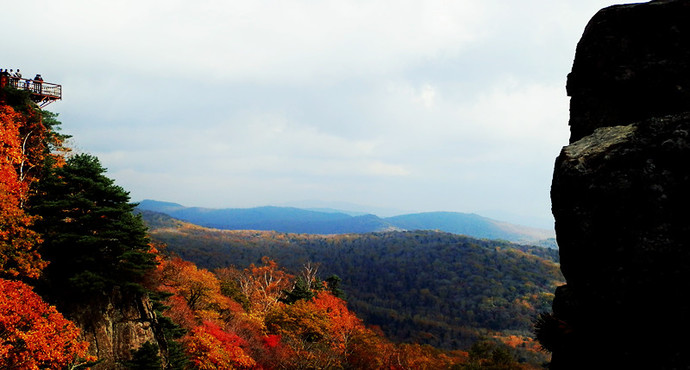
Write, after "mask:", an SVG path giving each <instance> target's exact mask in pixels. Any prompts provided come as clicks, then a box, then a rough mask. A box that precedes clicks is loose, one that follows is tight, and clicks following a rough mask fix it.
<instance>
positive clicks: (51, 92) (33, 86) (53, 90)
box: [9, 77, 62, 99]
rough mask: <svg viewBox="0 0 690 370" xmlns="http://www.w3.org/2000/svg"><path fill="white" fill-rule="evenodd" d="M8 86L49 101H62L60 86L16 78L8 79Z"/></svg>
mask: <svg viewBox="0 0 690 370" xmlns="http://www.w3.org/2000/svg"><path fill="white" fill-rule="evenodd" d="M9 84H10V86H12V87H14V88H16V89H18V90H27V91H31V92H32V93H33V94H38V95H41V96H43V97H46V98H49V99H62V85H58V84H54V83H50V82H43V81H36V80H31V79H28V78H17V77H10V78H9Z"/></svg>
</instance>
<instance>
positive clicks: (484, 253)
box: [144, 212, 563, 348]
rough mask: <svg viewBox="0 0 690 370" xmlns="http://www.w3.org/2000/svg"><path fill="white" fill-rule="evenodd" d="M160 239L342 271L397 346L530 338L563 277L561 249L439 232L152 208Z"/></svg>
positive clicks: (203, 254)
mask: <svg viewBox="0 0 690 370" xmlns="http://www.w3.org/2000/svg"><path fill="white" fill-rule="evenodd" d="M144 219H145V220H146V221H147V223H148V224H149V226H150V227H151V235H152V237H153V238H154V239H156V240H160V241H163V242H165V243H166V244H167V245H168V248H169V249H170V250H171V251H172V252H174V253H176V254H178V255H180V256H181V257H182V258H184V259H187V260H190V261H194V262H196V263H197V264H199V265H200V266H204V267H208V268H218V267H225V266H237V267H240V268H243V267H245V266H247V265H249V264H251V263H256V262H257V261H260V259H261V258H262V256H269V257H270V258H272V259H274V260H276V261H277V262H278V263H279V264H281V265H282V266H285V267H286V268H287V269H288V270H289V271H299V270H300V269H301V268H302V267H303V266H304V265H305V264H308V263H312V264H315V265H318V266H319V269H320V271H321V272H322V274H323V276H321V278H322V279H325V278H326V277H328V276H329V274H335V275H337V276H338V277H339V279H340V280H341V286H342V288H343V289H344V290H345V291H346V293H347V298H348V302H349V304H350V307H352V308H353V310H354V311H355V312H357V314H359V315H361V317H362V318H364V320H365V322H367V323H369V324H374V325H378V326H380V327H381V328H382V329H383V330H384V332H385V333H386V334H387V335H388V336H389V337H391V338H393V339H395V340H398V341H410V342H417V343H428V344H432V345H434V346H438V347H442V348H469V346H470V345H471V344H472V343H473V342H475V341H476V340H477V339H478V338H479V337H481V336H483V335H486V334H487V333H489V332H501V333H503V334H504V335H507V334H508V333H511V334H519V335H522V336H524V337H529V336H530V332H531V327H532V323H533V320H534V319H535V317H536V315H537V313H539V312H542V311H548V310H549V309H550V304H551V299H552V292H553V291H554V289H555V286H556V285H557V284H559V283H560V282H561V281H562V279H563V278H562V276H561V274H560V270H559V269H558V264H557V259H558V253H557V251H556V250H553V249H549V248H541V247H535V246H523V245H516V244H511V243H507V242H500V241H488V240H478V239H472V238H468V237H464V236H460V235H454V234H450V233H442V232H433V231H414V232H383V233H367V234H349V235H330V236H319V235H307V234H286V233H277V232H260V231H229V230H217V229H207V228H203V227H200V226H196V225H193V224H189V223H185V222H182V221H179V220H175V219H172V218H170V217H169V216H167V215H164V214H160V213H153V212H145V213H144Z"/></svg>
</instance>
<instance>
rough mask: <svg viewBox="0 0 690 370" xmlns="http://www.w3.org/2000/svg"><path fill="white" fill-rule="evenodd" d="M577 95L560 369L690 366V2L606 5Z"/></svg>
mask: <svg viewBox="0 0 690 370" xmlns="http://www.w3.org/2000/svg"><path fill="white" fill-rule="evenodd" d="M567 92H568V95H569V96H570V97H571V108H570V128H571V138H570V145H568V146H566V147H564V148H563V150H562V151H561V153H560V155H559V156H558V158H557V160H556V164H555V169H554V176H553V183H552V188H551V198H552V210H553V214H554V217H555V219H556V234H557V240H558V245H559V247H560V253H561V269H562V271H563V274H564V276H565V278H566V281H567V284H566V285H565V286H563V287H560V288H559V289H558V290H557V292H556V298H555V300H554V304H553V314H554V317H555V321H556V322H557V323H558V325H557V327H558V335H557V336H555V337H554V338H552V340H553V343H551V344H550V347H551V349H552V352H553V361H552V368H553V369H593V368H616V369H617V368H621V369H622V368H635V369H642V368H645V369H686V368H690V351H689V350H688V348H689V347H688V344H689V343H688V342H689V341H688V340H687V339H685V338H687V332H688V329H690V303H688V300H687V299H686V298H685V294H686V293H687V292H690V221H688V217H687V215H688V213H689V212H690V1H683V0H665V1H652V2H649V3H642V4H631V5H619V6H613V7H609V8H606V9H603V10H601V11H600V12H598V13H597V14H596V15H595V16H594V17H593V18H592V20H591V21H590V23H589V24H588V25H587V27H586V29H585V32H584V34H583V36H582V39H581V40H580V42H579V44H578V46H577V50H576V56H575V61H574V63H573V68H572V72H571V73H570V75H569V76H568V83H567Z"/></svg>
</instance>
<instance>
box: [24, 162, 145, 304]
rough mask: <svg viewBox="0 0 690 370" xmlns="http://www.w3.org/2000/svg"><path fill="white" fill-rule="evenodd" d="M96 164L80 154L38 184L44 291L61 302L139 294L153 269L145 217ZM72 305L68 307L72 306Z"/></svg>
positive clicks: (56, 168) (34, 210)
mask: <svg viewBox="0 0 690 370" xmlns="http://www.w3.org/2000/svg"><path fill="white" fill-rule="evenodd" d="M104 173H105V169H104V168H103V167H102V166H101V164H100V162H99V161H98V159H97V158H96V157H94V156H91V155H86V154H80V155H76V156H73V157H71V158H69V159H68V160H67V163H66V164H65V165H64V166H61V167H55V168H53V171H52V173H50V174H49V176H46V178H45V179H44V180H43V181H42V182H41V183H40V187H39V191H40V193H41V194H40V195H39V196H38V197H34V202H35V204H33V205H32V207H31V211H32V212H34V213H35V214H37V215H38V216H40V218H41V219H40V221H38V222H37V223H36V229H37V231H39V232H40V233H41V234H42V236H43V238H44V240H45V241H44V243H43V245H42V247H41V255H42V256H43V257H44V258H45V259H46V260H48V261H49V262H50V264H49V265H48V267H47V268H46V269H45V271H44V275H45V278H44V280H43V284H42V285H43V287H44V288H46V289H45V290H46V293H47V294H48V295H49V296H50V297H52V298H54V299H56V300H58V301H62V300H69V301H73V300H78V299H79V298H88V297H96V296H98V295H103V294H109V292H110V291H111V290H112V289H113V288H115V287H119V288H120V290H121V291H122V292H123V293H140V292H142V291H143V288H142V287H141V285H140V284H139V281H140V279H141V277H142V276H143V275H144V273H145V272H146V271H148V270H149V269H150V268H152V267H153V266H155V262H154V258H153V255H152V254H149V253H148V250H149V240H148V237H147V230H146V227H145V226H144V223H143V221H142V220H141V217H140V216H138V215H135V214H134V213H132V211H133V209H134V207H135V205H134V204H130V203H129V194H128V193H127V192H126V191H125V190H124V189H122V188H121V187H119V186H117V185H115V184H114V181H113V180H111V179H110V178H108V177H106V176H105V175H104ZM69 301H68V302H69Z"/></svg>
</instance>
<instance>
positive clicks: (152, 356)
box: [125, 342, 163, 370]
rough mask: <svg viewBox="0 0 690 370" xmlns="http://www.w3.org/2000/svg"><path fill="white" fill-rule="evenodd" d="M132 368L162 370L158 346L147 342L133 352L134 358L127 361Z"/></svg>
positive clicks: (127, 365)
mask: <svg viewBox="0 0 690 370" xmlns="http://www.w3.org/2000/svg"><path fill="white" fill-rule="evenodd" d="M125 366H126V367H127V369H130V370H161V369H162V368H163V365H162V364H161V357H160V355H159V354H158V346H157V345H155V344H153V343H151V342H146V343H144V344H142V345H141V347H139V349H137V350H136V351H134V353H133V354H132V359H131V360H129V361H126V362H125Z"/></svg>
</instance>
